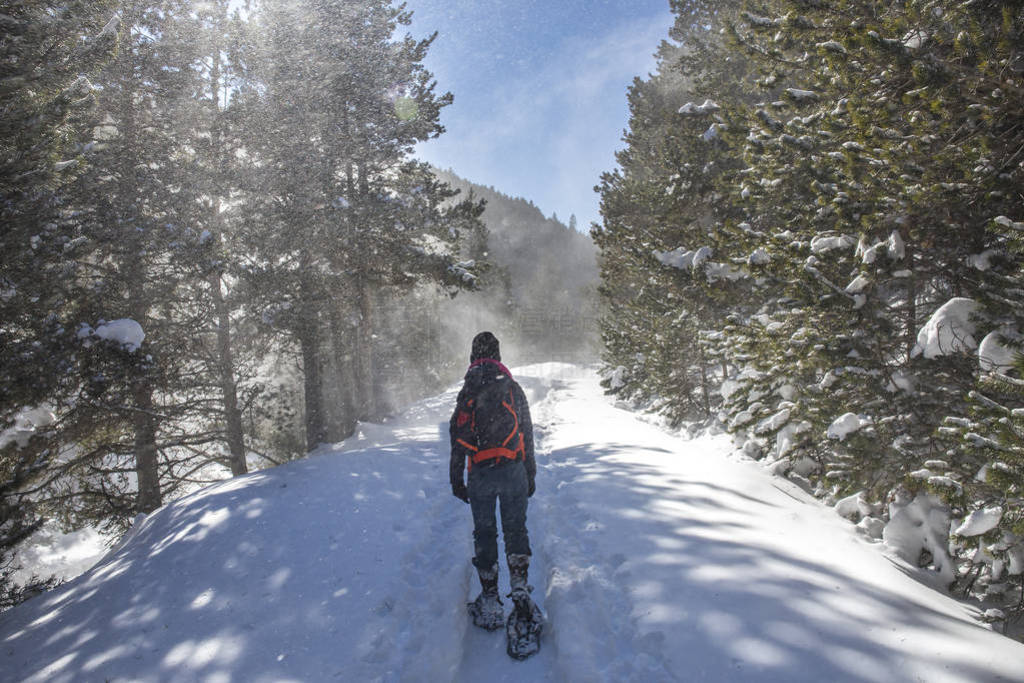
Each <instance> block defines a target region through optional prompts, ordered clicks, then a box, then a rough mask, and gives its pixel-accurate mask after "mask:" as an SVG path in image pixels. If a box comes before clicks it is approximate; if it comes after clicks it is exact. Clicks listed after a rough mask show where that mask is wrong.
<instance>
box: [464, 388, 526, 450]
mask: <svg viewBox="0 0 1024 683" xmlns="http://www.w3.org/2000/svg"><path fill="white" fill-rule="evenodd" d="M457 426H458V427H459V431H460V432H461V433H462V434H463V435H464V437H468V438H460V439H459V441H460V442H461V443H462V445H463V446H465V447H466V448H468V449H469V450H470V451H472V455H470V468H472V466H473V465H474V464H478V463H481V462H484V461H485V460H492V459H494V458H508V459H510V460H520V459H522V458H523V457H524V453H525V446H524V440H523V432H522V430H520V428H519V415H518V413H517V412H516V399H515V383H514V382H513V381H512V380H511V379H509V378H508V377H501V378H499V379H496V380H494V381H492V382H488V383H487V384H485V385H484V386H483V387H481V388H480V391H479V392H478V393H477V394H476V396H474V397H473V398H471V399H469V400H468V401H466V406H465V409H464V410H462V411H460V412H459V415H458V417H457Z"/></svg>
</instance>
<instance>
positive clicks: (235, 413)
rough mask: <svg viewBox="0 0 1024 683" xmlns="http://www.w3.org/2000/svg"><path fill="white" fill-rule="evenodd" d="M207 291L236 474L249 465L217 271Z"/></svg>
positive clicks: (231, 461) (228, 320)
mask: <svg viewBox="0 0 1024 683" xmlns="http://www.w3.org/2000/svg"><path fill="white" fill-rule="evenodd" d="M210 292H211V295H212V296H213V306H214V311H215V313H216V315H217V359H218V368H217V371H218V374H219V375H220V377H219V380H220V387H221V394H222V396H223V400H224V422H225V427H226V429H227V435H226V436H227V442H228V453H229V454H230V455H229V458H228V464H229V465H230V466H231V474H232V475H233V476H236V477H237V476H238V475H239V474H245V473H246V472H248V471H249V468H248V467H247V465H246V463H245V432H244V430H243V427H242V411H241V409H239V407H238V389H237V386H236V384H235V358H234V353H233V352H232V350H231V313H230V310H229V309H228V304H227V301H225V299H224V294H223V292H221V281H220V273H214V274H213V275H211V276H210Z"/></svg>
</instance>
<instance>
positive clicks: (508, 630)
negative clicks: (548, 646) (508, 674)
mask: <svg viewBox="0 0 1024 683" xmlns="http://www.w3.org/2000/svg"><path fill="white" fill-rule="evenodd" d="M508 597H510V598H511V599H512V604H513V607H512V613H511V614H509V615H508V621H507V622H506V623H505V634H506V635H507V636H508V648H507V651H508V656H509V657H512V658H513V659H526V658H527V657H529V656H530V655H534V654H536V653H537V652H538V651H539V650H540V632H541V630H542V629H543V628H544V614H543V613H542V612H541V611H540V608H539V607H537V604H536V603H535V602H534V601H533V599H531V598H530V592H529V590H528V589H526V588H515V589H513V590H512V592H511V593H509V596H508Z"/></svg>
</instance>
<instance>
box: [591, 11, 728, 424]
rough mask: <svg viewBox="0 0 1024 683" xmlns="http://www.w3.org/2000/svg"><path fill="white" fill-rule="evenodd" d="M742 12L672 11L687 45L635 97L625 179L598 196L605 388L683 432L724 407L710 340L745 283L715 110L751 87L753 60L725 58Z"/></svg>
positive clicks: (610, 181) (671, 51) (668, 55)
mask: <svg viewBox="0 0 1024 683" xmlns="http://www.w3.org/2000/svg"><path fill="white" fill-rule="evenodd" d="M732 10H734V7H732V6H725V7H722V6H717V7H710V6H708V5H707V4H705V3H699V2H693V3H691V2H679V3H674V4H673V11H674V12H675V13H676V22H675V26H674V28H673V31H672V37H673V38H674V39H675V40H676V41H678V43H679V44H673V43H669V42H663V43H662V45H661V46H660V48H659V51H658V55H657V56H658V61H659V65H658V71H657V73H656V74H655V75H653V76H652V77H651V78H650V79H649V80H647V81H643V80H640V79H637V80H636V81H635V82H634V84H633V86H632V87H631V89H630V92H629V104H630V129H629V131H628V132H627V133H626V136H625V138H624V141H625V143H626V148H625V149H624V150H622V151H621V152H619V154H618V155H617V158H618V161H619V166H620V170H618V171H615V172H613V173H607V174H605V175H604V176H603V177H602V183H601V186H600V188H599V189H600V192H601V195H602V216H603V218H604V221H603V225H601V226H598V227H597V228H595V230H594V231H593V236H594V239H595V242H596V243H597V244H598V246H599V247H600V248H601V263H602V279H603V284H602V289H601V292H602V295H603V298H604V301H605V304H606V305H607V307H608V315H606V317H605V318H604V319H603V321H602V333H603V337H604V341H605V363H606V365H607V369H608V371H609V372H610V374H609V376H608V377H607V378H606V380H605V386H607V387H608V388H609V389H610V390H611V391H612V392H614V393H617V394H619V395H622V396H624V397H627V398H632V399H636V400H640V401H644V402H653V406H652V407H656V408H658V409H660V410H662V411H664V412H665V413H666V414H668V415H669V416H670V417H671V418H673V419H674V420H682V419H695V418H705V417H707V416H708V415H709V414H711V411H712V409H713V406H714V405H715V404H716V403H717V391H715V389H716V388H717V385H718V383H719V382H720V380H721V377H720V376H718V377H717V378H716V374H718V368H719V367H721V363H720V359H719V358H713V357H712V355H711V353H709V348H710V347H709V346H708V345H707V344H705V343H702V342H701V335H702V334H703V335H704V336H705V337H706V338H708V339H712V338H714V337H715V334H716V333H717V330H718V329H719V328H720V327H721V325H722V324H723V322H724V321H723V320H722V318H721V316H720V312H721V311H722V310H724V309H725V308H726V306H727V304H725V301H726V300H727V299H729V294H728V291H729V290H731V289H732V287H731V286H730V284H729V283H730V282H732V281H733V280H735V279H736V277H738V276H739V275H740V271H739V270H738V269H736V268H734V267H733V266H732V265H731V264H729V263H724V262H721V261H722V259H721V258H720V256H721V255H722V254H723V253H724V251H723V250H718V251H717V252H716V249H715V248H714V246H713V245H716V242H715V240H714V226H715V225H716V224H717V223H718V222H720V221H721V220H724V219H725V217H726V216H727V215H728V214H729V212H730V207H729V205H727V204H724V203H722V202H721V201H720V200H721V193H720V187H719V184H720V178H721V177H722V175H723V174H724V173H727V172H728V171H730V170H732V169H733V167H734V166H735V164H736V162H737V161H738V158H737V156H736V155H735V154H734V153H733V152H732V151H731V149H730V148H729V147H728V146H726V145H724V144H722V142H721V139H720V137H719V127H720V124H721V119H720V118H719V116H718V111H719V109H720V105H719V104H717V103H716V100H722V99H723V98H725V99H728V98H742V97H743V94H742V90H743V86H742V83H744V78H745V76H744V74H745V66H744V63H743V61H742V60H731V61H730V60H723V59H721V54H720V52H721V48H722V47H723V46H722V43H721V39H720V36H719V34H718V29H719V28H720V27H721V25H722V21H723V17H725V16H728V14H729V12H730V11H732ZM712 97H713V98H715V99H711V98H712ZM702 100H703V103H700V102H701V101H702ZM712 257H714V258H715V260H714V261H712V260H711V259H712Z"/></svg>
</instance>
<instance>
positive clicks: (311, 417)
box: [298, 311, 327, 451]
mask: <svg viewBox="0 0 1024 683" xmlns="http://www.w3.org/2000/svg"><path fill="white" fill-rule="evenodd" d="M304 318H305V319H304V320H303V321H302V323H301V328H300V329H299V332H298V337H299V345H300V346H301V349H302V374H303V389H304V391H305V404H306V406H305V407H306V450H307V451H312V450H313V449H315V448H316V447H317V446H319V445H320V444H322V443H324V442H325V441H326V440H327V426H326V420H325V419H324V399H323V375H322V374H321V372H320V329H319V324H318V322H317V320H316V313H315V312H311V311H310V312H307V313H306V314H305V316H304Z"/></svg>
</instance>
